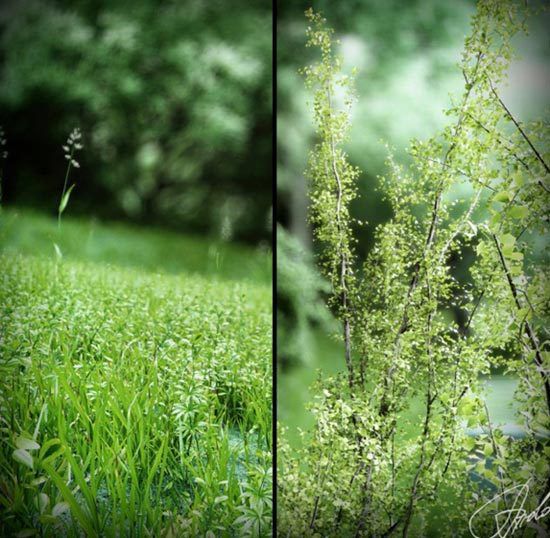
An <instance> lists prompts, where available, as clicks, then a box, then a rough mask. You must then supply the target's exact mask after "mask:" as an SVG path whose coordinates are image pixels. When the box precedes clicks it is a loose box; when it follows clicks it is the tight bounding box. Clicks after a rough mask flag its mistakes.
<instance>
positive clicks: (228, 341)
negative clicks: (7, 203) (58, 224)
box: [0, 212, 272, 537]
mask: <svg viewBox="0 0 550 538" xmlns="http://www.w3.org/2000/svg"><path fill="white" fill-rule="evenodd" d="M2 219H3V221H2V222H3V224H2V230H3V231H2V234H3V239H2V248H3V250H4V252H3V253H1V254H0V267H2V272H1V274H0V335H1V338H0V391H1V392H0V506H1V508H0V510H1V513H2V516H1V517H0V535H2V536H17V535H19V536H32V535H37V536H54V535H63V536H65V535H66V536H75V537H76V536H83V535H84V534H86V535H88V536H113V537H114V536H155V537H156V536H199V535H200V536H205V535H206V536H209V537H212V536H242V535H248V534H249V535H260V536H264V535H265V536H267V535H270V533H271V441H272V440H271V289H270V287H269V286H267V285H266V284H265V283H262V280H264V279H265V276H266V274H263V273H261V271H259V272H258V273H257V274H256V275H255V276H254V274H252V275H250V274H249V273H248V272H247V271H246V267H258V268H259V267H263V266H264V265H263V264H264V262H265V260H263V259H262V255H261V254H259V253H249V256H248V260H244V261H243V262H242V263H241V267H240V269H239V264H238V259H239V257H241V251H240V247H239V248H236V249H235V250H233V248H232V247H231V246H229V245H228V246H226V249H227V250H226V254H227V258H226V262H228V263H227V264H226V265H222V267H224V269H221V270H220V269H218V270H217V272H215V271H213V270H211V269H206V270H205V271H204V274H203V275H199V274H191V273H192V272H195V273H198V272H199V269H200V267H198V265H196V266H193V263H195V262H193V263H191V262H189V258H186V257H185V251H184V252H183V253H180V255H182V254H183V256H182V258H183V261H181V262H178V253H177V252H170V249H175V248H176V246H177V245H179V246H181V247H184V245H187V246H188V247H189V248H191V247H193V248H195V254H196V255H197V256H198V254H197V252H200V251H201V249H202V252H206V251H207V249H208V247H207V246H205V245H202V246H201V245H200V242H198V241H196V240H187V239H186V238H179V239H178V238H175V237H167V238H165V244H164V247H162V248H161V247H158V246H157V245H153V244H152V243H150V242H149V239H151V238H152V237H155V238H156V235H155V234H157V233H158V232H146V233H145V234H143V235H140V234H139V233H137V231H136V230H129V229H128V230H127V229H124V228H123V227H115V228H114V229H113V231H112V236H111V237H110V238H109V241H108V243H110V244H112V245H116V244H120V246H121V252H119V253H116V254H113V255H112V256H111V255H107V253H106V252H107V251H102V250H101V248H100V243H101V241H100V239H99V238H98V236H99V237H102V236H105V237H106V236H109V235H110V234H111V232H110V231H109V228H108V227H106V226H100V225H97V226H96V227H95V230H96V232H97V235H95V238H92V239H90V240H87V241H88V242H87V243H86V244H84V243H85V241H81V243H80V244H78V242H76V243H73V242H72V241H73V240H74V241H76V239H77V238H78V235H79V233H80V232H82V230H85V229H86V226H89V225H87V224H85V223H83V222H76V221H70V220H69V219H66V220H64V222H63V224H62V232H63V237H64V238H65V239H64V240H63V241H64V242H63V241H62V243H58V244H60V248H61V249H62V250H63V252H64V256H63V258H62V259H61V260H56V258H55V255H54V252H53V249H52V246H51V242H50V240H49V238H48V234H49V233H52V234H53V233H54V231H55V227H52V226H50V224H51V222H50V219H47V218H44V217H40V216H37V215H28V214H22V213H21V214H17V213H16V212H9V213H4V214H3V216H2ZM6 219H7V220H9V219H12V223H11V224H8V225H7V226H6V225H5V221H6ZM33 223H44V224H45V227H44V228H43V229H40V230H34V231H33V229H32V227H33ZM10 226H11V227H12V228H11V229H10ZM6 230H7V231H6ZM10 230H11V231H10ZM12 231H16V232H17V233H16V234H15V237H13V235H11V236H10V235H9V234H11V232H12ZM148 234H150V235H148ZM36 237H39V238H40V239H36ZM140 237H141V240H139V238H140ZM71 238H72V239H71ZM117 240H119V241H117ZM41 241H42V242H43V243H44V244H41V245H38V243H40V242H41ZM96 241H97V243H96ZM134 241H135V242H136V243H135V244H136V245H137V244H141V246H142V249H143V251H142V252H141V253H140V254H137V255H136V254H135V253H133V256H132V252H131V250H132V249H131V248H130V245H131V244H132V243H133V242H134ZM33 242H37V243H36V246H35V248H34V252H35V253H36V255H29V254H28V252H29V250H33V249H32V245H33ZM48 243H49V244H48ZM113 248H114V247H113ZM157 248H159V249H161V250H162V249H166V255H167V256H169V258H170V260H162V255H160V257H159V258H158V259H157V261H158V263H157V262H154V263H153V262H152V265H151V266H150V267H148V269H151V268H153V267H155V268H157V269H158V268H159V267H162V263H161V262H162V261H164V262H166V263H167V265H168V267H169V268H171V269H168V270H173V271H174V272H176V271H177V272H180V271H182V270H183V269H188V272H187V273H182V274H178V275H170V274H166V273H152V272H151V271H145V270H143V269H137V268H129V267H119V266H116V265H112V264H111V265H109V264H105V263H96V262H97V261H101V262H104V261H107V260H109V261H112V260H113V259H115V260H116V261H117V262H118V261H119V260H122V258H123V257H124V255H123V253H124V252H125V249H127V251H128V253H129V258H130V259H128V260H126V262H127V263H124V265H136V266H137V265H139V263H138V261H139V258H140V257H141V256H145V254H144V252H155V249H157ZM50 249H51V250H50ZM18 250H20V251H22V252H23V253H18V252H17V251H18ZM115 250H116V249H115ZM66 253H67V254H66ZM86 256H89V257H90V258H92V259H94V260H96V262H93V261H89V259H88V260H87V261H83V260H85V258H86ZM117 256H118V258H117ZM233 256H235V257H236V259H230V258H232V257H233ZM264 256H265V255H264ZM255 257H256V258H255ZM79 258H80V260H79ZM247 264H248V265H247ZM265 267H266V268H267V264H265ZM262 270H263V269H262ZM239 271H241V277H242V278H243V280H242V281H240V282H238V281H236V280H238V276H239ZM262 274H263V276H261V275H262ZM205 275H206V276H205ZM214 276H215V277H214ZM18 533H19V534H18Z"/></svg>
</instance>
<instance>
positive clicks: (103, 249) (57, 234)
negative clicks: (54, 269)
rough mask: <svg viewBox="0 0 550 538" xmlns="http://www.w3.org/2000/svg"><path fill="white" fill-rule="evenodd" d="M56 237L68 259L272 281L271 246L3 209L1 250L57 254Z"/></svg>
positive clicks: (0, 221) (268, 282)
mask: <svg viewBox="0 0 550 538" xmlns="http://www.w3.org/2000/svg"><path fill="white" fill-rule="evenodd" d="M53 242H55V243H56V244H58V245H59V247H60V249H61V251H62V252H63V257H64V258H65V259H68V260H88V261H93V262H101V263H109V264H115V265H121V266H124V267H139V268H142V269H147V270H150V271H162V272H168V273H180V272H185V273H194V274H201V275H204V276H209V277H214V278H221V279H225V280H250V281H254V282H261V283H265V284H267V285H271V268H272V257H271V254H270V252H269V251H268V250H267V249H260V248H256V249H253V248H250V247H246V246H241V245H235V244H232V243H224V242H222V241H216V240H213V239H208V238H204V237H198V236H192V235H191V236H190V235H182V234H177V233H174V232H168V231H166V230H160V229H155V228H145V227H141V226H131V225H128V224H122V223H102V222H100V221H97V220H95V219H91V218H75V217H71V216H69V215H68V214H64V215H63V225H62V226H61V228H58V226H57V220H56V218H55V217H54V216H53V215H52V216H51V217H48V216H46V215H44V214H41V213H36V212H33V211H29V210H27V209H20V208H9V207H8V208H3V209H2V216H1V219H0V250H4V251H7V252H21V253H24V254H32V255H43V256H46V257H48V258H50V257H52V256H53V255H54V247H53Z"/></svg>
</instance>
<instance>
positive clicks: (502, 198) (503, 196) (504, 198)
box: [493, 191, 510, 202]
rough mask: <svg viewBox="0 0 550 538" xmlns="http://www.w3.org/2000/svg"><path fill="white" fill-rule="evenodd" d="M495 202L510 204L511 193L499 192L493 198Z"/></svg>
mask: <svg viewBox="0 0 550 538" xmlns="http://www.w3.org/2000/svg"><path fill="white" fill-rule="evenodd" d="M493 201H494V202H509V201H510V193H509V192H508V191H501V192H497V193H496V194H495V196H494V198H493Z"/></svg>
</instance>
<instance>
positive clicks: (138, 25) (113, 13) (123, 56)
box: [0, 0, 273, 244]
mask: <svg viewBox="0 0 550 538" xmlns="http://www.w3.org/2000/svg"><path fill="white" fill-rule="evenodd" d="M271 35H272V10H271V4H270V3H269V2H263V1H260V0H252V1H251V0H246V1H245V0H236V1H235V2H233V3H232V4H231V9H228V4H227V2H224V1H222V0H213V1H208V2H204V1H202V0H185V1H183V2H181V1H170V0H168V1H162V2H161V1H157V0H3V1H2V2H1V3H0V125H2V126H3V128H4V131H5V134H6V139H7V148H6V149H7V150H8V152H9V156H8V160H7V162H6V165H5V170H4V184H3V203H5V204H6V205H17V206H18V207H22V206H25V207H32V208H33V209H37V210H40V211H43V212H47V213H49V214H51V215H54V214H55V211H56V209H57V204H58V202H59V196H60V192H61V188H62V185H63V176H64V172H65V166H66V162H65V160H64V159H63V153H62V149H61V145H62V144H63V143H64V142H65V140H66V139H67V136H68V134H69V133H70V132H71V130H72V129H73V128H74V127H80V129H81V131H82V133H83V142H84V150H83V151H82V152H81V153H80V154H79V162H80V165H81V166H80V170H77V171H73V173H74V176H73V177H74V179H75V181H76V183H77V186H76V189H75V192H74V194H73V195H72V197H71V202H70V205H69V213H70V214H73V215H74V214H81V215H88V216H90V215H93V216H96V217H98V218H101V219H110V220H125V221H132V222H135V223H147V224H148V225H153V226H161V227H168V228H171V229H174V230H176V231H184V232H186V233H200V234H207V235H208V236H210V237H213V238H216V239H219V240H222V241H233V240H236V241H240V242H247V243H251V244H259V243H263V244H269V242H270V240H271V228H272V222H271V220H272V218H271V213H272V190H271V185H272V180H273V177H272V176H273V174H272V116H273V114H272V96H271V87H272V83H271V81H272V38H271Z"/></svg>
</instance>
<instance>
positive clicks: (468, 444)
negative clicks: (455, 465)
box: [462, 437, 476, 451]
mask: <svg viewBox="0 0 550 538" xmlns="http://www.w3.org/2000/svg"><path fill="white" fill-rule="evenodd" d="M462 446H463V447H464V448H465V449H466V450H468V451H470V450H473V449H474V447H475V446H476V440H475V439H474V438H473V437H466V438H465V439H464V443H463V445H462Z"/></svg>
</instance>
